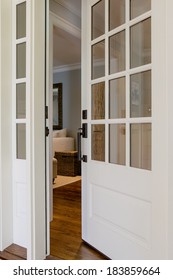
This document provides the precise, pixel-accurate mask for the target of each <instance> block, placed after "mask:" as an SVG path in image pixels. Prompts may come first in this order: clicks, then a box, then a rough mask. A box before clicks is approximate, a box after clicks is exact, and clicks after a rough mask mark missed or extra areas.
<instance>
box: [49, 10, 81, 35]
mask: <svg viewBox="0 0 173 280" xmlns="http://www.w3.org/2000/svg"><path fill="white" fill-rule="evenodd" d="M49 13H50V17H51V20H52V23H53V25H55V26H57V27H59V28H61V29H62V30H64V31H66V32H68V33H70V34H72V35H73V36H75V37H77V38H79V39H80V38H81V30H80V28H78V27H76V26H75V25H73V24H72V23H70V22H69V21H67V20H65V19H63V18H62V17H60V16H58V15H56V14H54V13H53V12H51V11H50V12H49Z"/></svg>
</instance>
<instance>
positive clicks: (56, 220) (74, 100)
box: [50, 0, 105, 259]
mask: <svg viewBox="0 0 173 280" xmlns="http://www.w3.org/2000/svg"><path fill="white" fill-rule="evenodd" d="M50 20H51V21H52V22H53V28H52V30H53V46H52V47H53V75H52V76H53V77H52V81H53V112H52V113H53V133H52V136H53V142H52V143H53V147H52V148H53V156H54V158H53V220H52V222H51V225H50V237H51V238H50V254H51V256H53V257H55V258H56V259H57V258H58V259H102V258H103V259H104V258H105V257H103V256H102V255H100V253H98V252H96V251H95V250H94V249H93V248H91V247H89V246H88V245H87V244H85V243H84V242H83V241H82V239H81V178H82V177H81V162H80V161H79V160H78V158H77V149H78V148H77V131H78V129H79V128H80V127H81V1H80V0H73V1H70V0H50ZM50 45H51V44H50Z"/></svg>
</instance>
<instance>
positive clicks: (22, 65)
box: [16, 43, 26, 79]
mask: <svg viewBox="0 0 173 280" xmlns="http://www.w3.org/2000/svg"><path fill="white" fill-rule="evenodd" d="M25 77H26V43H22V44H18V45H17V46H16V78H17V79H20V78H25Z"/></svg>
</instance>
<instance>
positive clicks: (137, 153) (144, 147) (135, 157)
mask: <svg viewBox="0 0 173 280" xmlns="http://www.w3.org/2000/svg"><path fill="white" fill-rule="evenodd" d="M151 128H152V126H151V124H150V123H145V124H131V126H130V148H131V149H130V151H131V155H130V166H132V167H136V168H141V169H146V170H151Z"/></svg>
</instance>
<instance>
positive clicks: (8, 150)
mask: <svg viewBox="0 0 173 280" xmlns="http://www.w3.org/2000/svg"><path fill="white" fill-rule="evenodd" d="M11 2H12V1H11V0H1V1H0V21H1V24H0V28H1V29H0V42H1V48H0V66H1V71H0V76H1V77H0V139H1V141H0V215H1V216H0V250H3V249H4V248H6V247H7V246H9V245H10V244H11V243H12V242H13V219H12V217H13V215H12V213H13V211H12V210H13V208H12V205H13V197H12V194H13V193H12V96H11V92H12V71H11V69H12V38H11V37H12V36H11V34H12V30H11V28H12V22H11V18H12V16H11V5H12V3H11Z"/></svg>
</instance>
